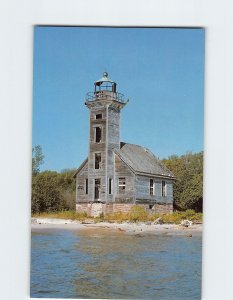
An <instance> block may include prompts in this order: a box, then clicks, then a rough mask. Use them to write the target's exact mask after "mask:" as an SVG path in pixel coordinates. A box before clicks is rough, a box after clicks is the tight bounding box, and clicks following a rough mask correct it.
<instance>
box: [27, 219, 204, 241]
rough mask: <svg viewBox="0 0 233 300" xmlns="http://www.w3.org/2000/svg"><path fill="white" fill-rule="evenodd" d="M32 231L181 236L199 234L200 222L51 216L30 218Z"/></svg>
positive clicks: (200, 231) (200, 230)
mask: <svg viewBox="0 0 233 300" xmlns="http://www.w3.org/2000/svg"><path fill="white" fill-rule="evenodd" d="M31 229H32V231H37V230H41V229H62V230H63V229H68V230H80V231H81V230H93V229H95V230H96V231H97V230H105V231H114V232H120V233H125V234H130V235H136V236H144V235H181V236H187V237H192V236H201V235H202V224H194V225H191V226H189V227H184V226H182V225H177V224H153V223H151V224H148V222H146V223H143V222H138V223H130V222H123V223H109V222H99V223H94V222H91V221H90V222H88V221H87V222H81V221H73V220H66V219H53V218H50V219H49V218H32V219H31Z"/></svg>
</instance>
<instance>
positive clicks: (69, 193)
mask: <svg viewBox="0 0 233 300" xmlns="http://www.w3.org/2000/svg"><path fill="white" fill-rule="evenodd" d="M43 162H44V155H43V153H42V148H41V146H39V145H37V146H35V147H34V148H33V149H32V204H31V210H32V213H40V212H55V211H61V210H74V209H75V179H74V178H73V175H74V173H75V169H65V170H63V171H61V172H55V171H43V172H41V171H40V166H41V165H42V164H43ZM162 163H163V164H164V165H165V166H166V167H167V168H168V169H169V170H170V171H172V172H173V174H174V175H175V177H176V181H175V182H174V186H173V195H174V209H175V210H178V211H184V210H187V209H194V210H195V211H197V212H201V211H202V207H203V152H199V153H194V154H193V153H191V152H190V153H186V154H185V155H181V156H177V155H172V156H170V157H168V158H166V159H163V160H162Z"/></svg>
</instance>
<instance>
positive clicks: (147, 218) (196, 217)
mask: <svg viewBox="0 0 233 300" xmlns="http://www.w3.org/2000/svg"><path fill="white" fill-rule="evenodd" d="M32 217H34V218H58V219H70V220H77V221H85V220H88V219H93V220H94V221H95V222H103V221H105V222H111V223H113V222H117V223H122V222H154V221H155V220H157V219H158V218H160V222H162V223H166V224H180V223H181V221H182V220H190V221H193V222H194V223H201V222H202V213H196V212H195V211H194V210H186V211H183V212H178V211H177V212H174V213H173V214H156V213H154V214H151V213H148V212H147V211H146V210H145V209H144V208H143V207H140V206H134V207H133V208H132V209H131V211H130V212H129V213H122V212H116V213H113V214H108V215H106V216H103V215H101V216H100V217H97V218H93V217H87V214H86V213H77V212H75V211H61V212H54V213H37V214H33V215H32Z"/></svg>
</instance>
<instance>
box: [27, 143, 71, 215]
mask: <svg viewBox="0 0 233 300" xmlns="http://www.w3.org/2000/svg"><path fill="white" fill-rule="evenodd" d="M32 155H33V157H32V206H31V210H32V213H40V212H55V211H60V210H74V209H75V179H74V178H73V174H74V169H66V170H64V171H63V172H61V173H57V172H52V171H45V172H41V173H40V165H41V164H42V163H43V159H44V155H43V154H42V148H41V146H39V145H37V146H35V147H34V148H33V149H32Z"/></svg>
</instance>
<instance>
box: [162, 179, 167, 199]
mask: <svg viewBox="0 0 233 300" xmlns="http://www.w3.org/2000/svg"><path fill="white" fill-rule="evenodd" d="M166 193H167V188H166V182H165V181H164V180H162V197H165V196H166Z"/></svg>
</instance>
